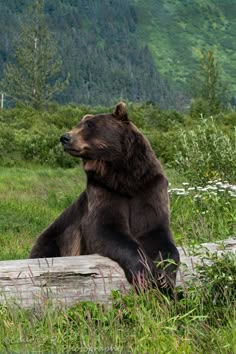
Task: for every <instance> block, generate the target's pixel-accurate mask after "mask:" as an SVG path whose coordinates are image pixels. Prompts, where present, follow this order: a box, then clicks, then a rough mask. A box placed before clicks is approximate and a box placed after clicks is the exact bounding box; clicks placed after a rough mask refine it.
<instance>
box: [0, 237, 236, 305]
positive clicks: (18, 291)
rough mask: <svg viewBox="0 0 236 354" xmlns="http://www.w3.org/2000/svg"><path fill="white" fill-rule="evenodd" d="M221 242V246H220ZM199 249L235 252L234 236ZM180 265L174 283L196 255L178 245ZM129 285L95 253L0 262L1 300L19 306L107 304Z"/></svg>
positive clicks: (189, 271)
mask: <svg viewBox="0 0 236 354" xmlns="http://www.w3.org/2000/svg"><path fill="white" fill-rule="evenodd" d="M222 245H223V247H222ZM201 246H202V251H203V250H204V249H205V250H209V251H210V252H217V253H219V254H221V252H222V250H223V249H224V250H225V251H232V252H234V253H236V239H228V240H225V241H224V242H219V243H216V244H214V243H205V244H202V245H201ZM179 251H180V256H181V266H180V270H179V271H178V275H177V285H182V286H185V285H186V281H187V280H189V279H191V277H192V276H193V274H194V273H195V269H194V267H195V265H196V264H197V263H198V262H199V260H200V258H199V256H190V255H188V252H187V251H186V250H184V249H182V248H179ZM129 289H130V285H129V283H128V282H127V280H126V278H125V275H124V272H123V270H122V269H121V268H120V267H119V266H118V264H117V263H115V262H113V261H112V260H110V259H108V258H105V257H101V256H98V255H90V256H79V257H61V258H47V259H25V260H17V261H1V262H0V303H1V304H11V305H12V304H17V305H18V306H20V307H22V308H32V307H39V306H40V307H41V306H42V305H44V304H47V303H48V302H52V303H53V304H54V305H62V306H70V305H73V304H76V303H78V302H80V301H83V300H86V301H97V302H100V303H108V302H109V301H110V295H111V291H112V290H120V291H121V292H122V293H127V292H128V291H129Z"/></svg>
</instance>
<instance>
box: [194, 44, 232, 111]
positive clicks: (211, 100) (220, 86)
mask: <svg viewBox="0 0 236 354" xmlns="http://www.w3.org/2000/svg"><path fill="white" fill-rule="evenodd" d="M199 69H200V70H199V73H198V77H197V78H196V79H195V82H194V96H195V98H198V99H199V98H200V99H201V100H202V101H203V102H205V103H206V104H207V108H208V111H209V113H210V114H214V113H218V112H219V111H220V110H221V109H223V108H224V107H225V106H226V104H227V97H226V86H225V84H224V83H223V80H222V78H221V76H220V71H219V67H218V64H217V61H216V58H215V54H214V51H213V50H207V51H206V52H204V53H203V55H202V57H201V59H200V61H199Z"/></svg>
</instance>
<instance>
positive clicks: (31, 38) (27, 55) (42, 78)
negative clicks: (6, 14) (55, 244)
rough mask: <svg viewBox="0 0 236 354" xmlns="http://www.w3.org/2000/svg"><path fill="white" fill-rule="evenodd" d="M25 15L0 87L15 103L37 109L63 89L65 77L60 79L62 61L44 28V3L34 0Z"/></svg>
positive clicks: (51, 38) (53, 40)
mask: <svg viewBox="0 0 236 354" xmlns="http://www.w3.org/2000/svg"><path fill="white" fill-rule="evenodd" d="M26 15H27V16H26V17H27V19H28V20H27V22H26V23H25V24H23V25H22V26H21V31H20V34H19V37H18V38H17V39H16V41H15V46H14V47H15V51H14V61H13V62H12V63H9V64H7V65H6V67H5V72H4V77H3V80H2V82H1V87H2V88H3V90H4V92H5V93H6V94H7V95H9V96H10V97H12V98H13V100H14V101H16V102H20V103H23V104H25V105H29V106H32V107H34V108H40V107H42V106H43V105H45V104H47V102H49V101H50V100H52V98H53V97H54V96H55V95H56V94H58V93H59V92H61V91H62V90H63V89H64V88H65V87H66V85H67V82H68V77H67V79H66V80H60V79H59V74H60V71H61V67H62V61H61V59H60V57H59V55H58V52H57V46H56V42H55V39H54V36H53V34H52V32H51V31H50V30H49V28H48V25H47V21H46V16H45V13H44V1H42V0H41V1H40V0H36V1H35V2H34V4H33V5H32V6H31V7H30V8H29V9H28V13H27V14H26Z"/></svg>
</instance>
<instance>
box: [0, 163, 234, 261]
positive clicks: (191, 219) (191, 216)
mask: <svg viewBox="0 0 236 354" xmlns="http://www.w3.org/2000/svg"><path fill="white" fill-rule="evenodd" d="M166 173H167V176H168V178H169V181H170V184H171V187H170V188H171V189H170V202H171V203H170V205H171V226H172V229H173V234H174V237H175V240H176V241H177V243H178V245H185V246H190V245H196V244H199V243H200V242H205V241H206V240H208V241H210V242H214V241H215V240H222V239H225V238H227V237H230V236H231V235H232V234H233V233H234V228H235V223H236V214H235V212H236V210H235V207H234V203H235V192H233V190H232V191H231V189H230V186H228V187H227V188H226V187H225V188H224V186H222V185H220V184H217V185H213V184H211V185H210V186H211V187H209V186H208V187H207V188H206V187H204V188H202V189H200V188H201V187H198V186H196V187H192V186H190V185H187V186H186V187H184V186H182V188H180V189H174V186H181V183H182V181H183V178H182V176H181V175H179V174H178V172H177V171H176V170H170V169H167V170H166ZM173 184H174V185H173ZM84 188H85V174H84V172H83V169H82V167H81V166H80V165H77V167H75V168H70V169H65V168H58V167H57V168H50V167H45V166H44V167H42V166H37V165H35V163H34V164H32V162H31V163H30V162H29V161H28V162H27V164H26V163H25V165H24V167H15V166H13V167H1V169H0V194H1V200H0V215H1V223H0V244H1V249H0V259H13V258H14V259H20V258H26V257H27V255H28V253H29V249H30V247H31V244H32V242H33V240H34V239H35V237H36V235H37V234H39V233H40V232H42V230H43V229H44V228H46V227H47V226H48V225H49V224H50V223H51V222H52V221H53V220H55V218H56V217H57V216H58V215H59V214H60V213H61V212H62V211H63V210H64V209H65V208H66V207H68V206H69V205H70V204H71V203H72V201H73V200H75V199H76V197H77V196H78V195H79V194H80V193H81V192H82V191H83V190H84ZM222 190H223V191H222Z"/></svg>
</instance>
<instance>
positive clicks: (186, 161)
mask: <svg viewBox="0 0 236 354" xmlns="http://www.w3.org/2000/svg"><path fill="white" fill-rule="evenodd" d="M235 147H236V131H235V133H234V135H233V136H232V137H231V136H230V135H229V134H227V133H225V132H224V131H223V130H222V128H221V127H220V126H218V125H216V124H215V121H214V119H213V118H209V119H202V120H201V124H198V125H197V126H196V128H194V129H192V130H189V131H188V130H182V131H181V132H180V138H179V143H178V151H177V152H176V157H175V158H176V163H177V165H178V166H179V169H180V171H181V172H183V173H184V174H185V175H186V177H187V178H188V179H189V180H190V181H191V182H195V183H201V184H205V183H206V182H207V181H209V180H211V179H217V178H220V179H222V180H228V181H230V182H232V183H234V182H235V181H236V162H235V161H236V149H235Z"/></svg>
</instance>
